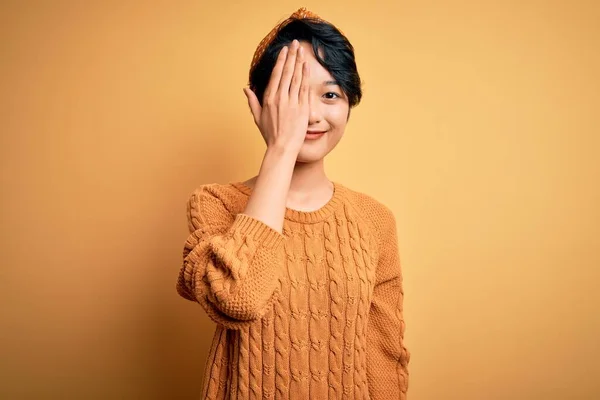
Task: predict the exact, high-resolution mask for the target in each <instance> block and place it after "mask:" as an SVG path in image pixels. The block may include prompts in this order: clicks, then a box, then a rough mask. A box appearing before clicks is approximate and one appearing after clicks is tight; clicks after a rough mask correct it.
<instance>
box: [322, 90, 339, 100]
mask: <svg viewBox="0 0 600 400" xmlns="http://www.w3.org/2000/svg"><path fill="white" fill-rule="evenodd" d="M328 95H334V96H337V97H342V96H340V95H339V94H337V93H335V92H327V93H325V96H328ZM327 99H330V100H331V99H335V97H327Z"/></svg>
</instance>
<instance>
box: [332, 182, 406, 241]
mask: <svg viewBox="0 0 600 400" xmlns="http://www.w3.org/2000/svg"><path fill="white" fill-rule="evenodd" d="M344 189H345V191H346V193H347V195H346V198H347V200H348V202H349V203H350V204H351V205H353V206H354V207H353V208H354V210H355V211H356V212H357V213H359V214H360V215H362V216H363V217H364V218H365V219H366V220H368V221H369V223H370V224H372V225H373V226H374V227H375V229H377V230H378V231H381V230H383V229H384V227H385V226H387V225H388V224H390V223H394V224H395V217H394V212H393V211H392V209H391V207H390V206H388V205H387V204H386V202H385V201H383V200H381V199H380V198H377V197H376V196H374V195H370V194H367V193H366V192H364V191H360V190H356V189H352V188H349V187H347V186H344Z"/></svg>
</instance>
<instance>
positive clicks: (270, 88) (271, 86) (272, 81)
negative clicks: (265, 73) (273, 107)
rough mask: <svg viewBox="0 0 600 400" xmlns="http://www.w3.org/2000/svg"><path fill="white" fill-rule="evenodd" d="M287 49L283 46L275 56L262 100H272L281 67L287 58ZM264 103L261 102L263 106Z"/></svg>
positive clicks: (277, 86) (279, 77) (279, 78)
mask: <svg viewBox="0 0 600 400" xmlns="http://www.w3.org/2000/svg"><path fill="white" fill-rule="evenodd" d="M287 53H288V47H287V46H284V47H283V48H282V49H281V50H280V51H279V55H278V56H277V61H276V62H275V66H274V67H273V70H272V71H271V77H270V78H269V83H268V85H267V88H266V89H265V93H264V95H263V99H264V100H267V99H273V97H274V96H275V93H276V92H277V89H278V88H279V81H280V80H281V71H282V70H283V66H284V64H285V60H286V58H287ZM264 103H265V102H264V101H263V104H264Z"/></svg>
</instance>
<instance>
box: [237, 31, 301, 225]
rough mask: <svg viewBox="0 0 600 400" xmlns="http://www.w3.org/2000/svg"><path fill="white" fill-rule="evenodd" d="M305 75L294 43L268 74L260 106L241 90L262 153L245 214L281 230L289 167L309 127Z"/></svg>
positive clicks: (292, 170)
mask: <svg viewBox="0 0 600 400" xmlns="http://www.w3.org/2000/svg"><path fill="white" fill-rule="evenodd" d="M309 77H310V71H309V69H308V64H307V63H305V62H304V53H303V49H302V47H301V46H300V43H299V42H298V41H297V40H294V41H293V42H292V45H291V46H290V49H289V53H288V51H287V47H284V48H283V49H282V51H281V52H280V53H279V56H278V58H277V62H276V63H275V66H274V67H273V71H272V72H271V77H270V78H269V84H268V85H267V88H266V89H265V93H264V97H263V102H262V106H261V105H260V103H259V101H258V99H257V97H256V95H255V94H254V92H252V91H251V90H250V89H244V93H245V94H246V96H247V98H248V105H249V106H250V110H251V111H252V115H253V117H254V122H255V124H256V126H257V127H258V129H259V130H260V132H261V134H262V136H263V138H264V140H265V143H266V144H267V151H266V153H265V157H264V159H263V162H262V165H261V167H260V172H259V174H258V178H257V179H256V183H255V184H254V189H253V191H252V195H251V196H250V199H249V200H248V204H247V206H246V209H245V210H244V213H245V214H247V215H249V216H252V217H254V218H256V219H259V220H261V221H263V222H264V223H265V224H267V225H269V226H270V227H271V228H273V229H274V230H276V231H278V232H282V230H283V219H284V216H285V203H286V199H287V195H288V191H289V188H290V183H291V179H292V174H293V172H294V166H295V165H296V159H297V158H298V153H299V152H300V148H301V147H302V145H303V144H304V139H305V137H306V130H307V129H308V115H309V102H308V93H309V90H310V86H309V84H308V83H309V82H308V80H309Z"/></svg>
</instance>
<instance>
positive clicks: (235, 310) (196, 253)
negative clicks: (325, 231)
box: [176, 186, 284, 329]
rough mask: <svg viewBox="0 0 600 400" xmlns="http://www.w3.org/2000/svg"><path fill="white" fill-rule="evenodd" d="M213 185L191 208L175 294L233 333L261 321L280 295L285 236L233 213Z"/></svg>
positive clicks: (204, 189) (205, 188)
mask: <svg viewBox="0 0 600 400" xmlns="http://www.w3.org/2000/svg"><path fill="white" fill-rule="evenodd" d="M213 192H214V191H212V190H211V189H210V186H203V187H201V188H199V189H196V190H195V191H194V193H192V195H191V196H190V198H189V201H188V204H187V217H188V227H189V236H188V238H187V240H186V242H185V245H184V248H183V265H182V266H181V269H180V271H179V277H178V280H177V285H176V287H177V292H178V293H179V295H180V296H182V297H183V298H185V299H188V300H191V301H196V302H198V303H200V305H202V307H203V308H204V310H205V311H206V313H207V314H208V316H209V317H210V318H211V319H212V320H213V321H215V322H216V323H218V324H221V325H223V326H225V327H227V328H229V329H240V328H242V327H243V326H244V325H247V324H248V321H251V320H255V319H258V318H260V317H262V316H263V315H264V314H265V313H266V311H267V310H268V308H269V306H270V305H271V303H272V302H273V300H274V298H275V297H276V295H277V290H276V289H277V288H278V278H279V274H280V271H281V265H282V259H281V253H280V252H279V249H280V247H281V243H282V239H283V237H284V236H283V235H282V234H281V233H279V232H277V231H276V230H274V229H272V228H271V227H270V226H268V225H266V224H265V223H263V222H262V221H260V220H258V219H255V218H252V217H250V216H248V215H246V214H243V213H240V214H236V215H232V214H231V213H230V212H229V211H228V210H227V209H226V207H225V206H224V204H223V202H222V201H221V200H220V199H219V198H218V197H217V196H216V195H215V194H214V193H213Z"/></svg>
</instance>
